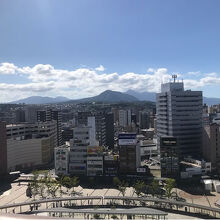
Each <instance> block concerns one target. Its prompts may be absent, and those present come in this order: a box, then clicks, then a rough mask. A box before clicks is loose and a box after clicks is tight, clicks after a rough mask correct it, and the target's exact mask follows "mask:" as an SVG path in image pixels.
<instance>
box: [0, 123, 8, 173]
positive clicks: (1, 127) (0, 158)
mask: <svg viewBox="0 0 220 220" xmlns="http://www.w3.org/2000/svg"><path fill="white" fill-rule="evenodd" d="M6 173H7V136H6V123H5V122H2V121H1V122H0V176H1V175H4V174H6Z"/></svg>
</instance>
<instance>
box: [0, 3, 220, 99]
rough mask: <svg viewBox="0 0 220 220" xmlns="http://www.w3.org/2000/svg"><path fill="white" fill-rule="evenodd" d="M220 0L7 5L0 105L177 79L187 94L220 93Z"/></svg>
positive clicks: (149, 87) (155, 87)
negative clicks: (182, 80) (184, 87)
mask: <svg viewBox="0 0 220 220" xmlns="http://www.w3.org/2000/svg"><path fill="white" fill-rule="evenodd" d="M219 6H220V3H219V1H216V0H213V1H212V2H211V3H210V1H204V0H195V1H183V0H181V1H178V2H176V1H174V0H168V1H166V2H161V1H157V0H156V1H155V0H154V1H142V0H141V1H138V2H135V3H134V2H129V3H128V2H127V1H124V0H121V1H120V2H118V1H115V0H113V1H110V2H109V1H100V0H97V1H94V2H91V1H88V0H85V1H69V0H66V1H62V3H61V2H59V1H57V0H55V1H50V0H45V1H31V2H27V1H23V0H20V1H16V2H14V1H11V0H7V1H5V0H3V1H1V3H0V28H1V36H0V91H1V94H2V96H1V99H0V102H10V101H13V100H17V99H20V98H26V97H28V96H32V95H40V96H51V97H55V96H65V97H67V98H71V99H77V98H84V97H89V96H94V95H97V94H99V93H101V92H103V91H104V90H106V89H110V90H115V91H121V92H125V91H127V90H129V89H133V90H136V91H141V92H143V91H148V92H159V83H161V82H162V81H164V82H166V81H167V80H169V77H170V75H172V74H177V75H178V76H179V79H180V80H181V79H184V83H185V85H186V89H195V90H202V91H203V92H204V96H207V97H217V98H220V96H219V95H218V94H219V92H220V87H219V84H220V68H219V48H220V43H219V37H220V28H219V25H218V21H219V20H220V15H219V13H218V8H219Z"/></svg>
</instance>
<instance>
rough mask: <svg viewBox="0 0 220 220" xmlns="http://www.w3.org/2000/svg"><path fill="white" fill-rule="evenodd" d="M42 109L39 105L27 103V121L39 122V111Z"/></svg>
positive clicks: (25, 108)
mask: <svg viewBox="0 0 220 220" xmlns="http://www.w3.org/2000/svg"><path fill="white" fill-rule="evenodd" d="M39 109H40V107H39V106H37V105H27V106H25V107H24V111H25V122H28V123H35V122H37V111H38V110H39Z"/></svg>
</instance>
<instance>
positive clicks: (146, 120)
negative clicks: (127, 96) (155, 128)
mask: <svg viewBox="0 0 220 220" xmlns="http://www.w3.org/2000/svg"><path fill="white" fill-rule="evenodd" d="M139 127H140V129H148V128H149V127H150V115H149V113H148V112H143V111H140V112H139Z"/></svg>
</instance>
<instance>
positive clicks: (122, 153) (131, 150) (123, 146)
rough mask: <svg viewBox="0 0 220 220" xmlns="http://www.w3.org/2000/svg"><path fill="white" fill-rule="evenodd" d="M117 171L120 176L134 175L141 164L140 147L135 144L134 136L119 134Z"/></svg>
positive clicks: (132, 134) (131, 134)
mask: <svg viewBox="0 0 220 220" xmlns="http://www.w3.org/2000/svg"><path fill="white" fill-rule="evenodd" d="M118 145H119V159H120V165H119V171H120V173H121V174H134V173H136V171H137V168H138V167H139V166H140V163H141V156H140V145H138V144H137V139H136V134H134V133H121V134H119V136H118Z"/></svg>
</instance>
